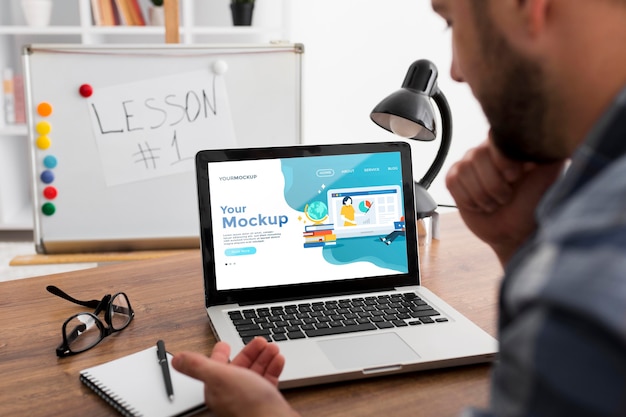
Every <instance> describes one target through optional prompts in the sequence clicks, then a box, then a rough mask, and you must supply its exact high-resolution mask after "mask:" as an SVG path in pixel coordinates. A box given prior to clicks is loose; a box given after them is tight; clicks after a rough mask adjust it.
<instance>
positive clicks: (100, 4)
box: [91, 0, 146, 26]
mask: <svg viewBox="0 0 626 417" xmlns="http://www.w3.org/2000/svg"><path fill="white" fill-rule="evenodd" d="M91 14H92V16H93V22H94V25H96V26H116V25H125V26H145V25H146V19H145V17H144V13H143V11H142V8H141V5H140V3H139V0H91Z"/></svg>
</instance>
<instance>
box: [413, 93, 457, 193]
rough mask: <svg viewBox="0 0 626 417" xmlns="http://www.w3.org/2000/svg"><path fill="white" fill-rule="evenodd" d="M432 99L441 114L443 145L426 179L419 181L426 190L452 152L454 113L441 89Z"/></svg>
mask: <svg viewBox="0 0 626 417" xmlns="http://www.w3.org/2000/svg"><path fill="white" fill-rule="evenodd" d="M432 98H433V101H434V102H435V104H437V107H438V108H439V112H440V113H441V143H440V145H439V150H438V151H437V155H436V156H435V160H434V161H433V163H432V164H431V165H430V168H428V171H426V174H424V177H422V179H421V180H419V181H418V184H420V185H421V186H422V187H424V188H426V189H428V187H430V184H431V183H432V182H433V180H434V179H435V177H436V176H437V174H439V171H441V168H442V167H443V163H444V161H445V160H446V156H448V151H449V150H450V143H451V142H452V112H451V111H450V105H449V104H448V100H446V96H444V95H443V92H442V91H441V90H440V89H439V87H437V88H436V91H435V93H434V94H433V96H432Z"/></svg>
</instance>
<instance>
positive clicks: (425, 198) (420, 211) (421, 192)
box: [413, 182, 437, 219]
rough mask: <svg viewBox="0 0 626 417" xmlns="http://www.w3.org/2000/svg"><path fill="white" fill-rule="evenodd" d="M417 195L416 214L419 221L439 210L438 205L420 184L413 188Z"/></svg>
mask: <svg viewBox="0 0 626 417" xmlns="http://www.w3.org/2000/svg"><path fill="white" fill-rule="evenodd" d="M413 190H414V191H413V192H414V193H415V214H416V215H417V218H418V219H423V218H424V217H430V216H432V215H433V213H434V212H435V211H436V210H437V203H435V200H434V199H433V198H432V197H431V195H430V194H429V193H428V190H426V188H424V186H423V185H421V184H420V183H419V182H416V183H415V185H414V187H413Z"/></svg>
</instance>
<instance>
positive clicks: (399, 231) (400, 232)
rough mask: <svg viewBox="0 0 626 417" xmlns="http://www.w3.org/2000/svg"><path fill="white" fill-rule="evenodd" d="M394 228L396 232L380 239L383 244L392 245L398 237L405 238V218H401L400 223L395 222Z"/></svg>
mask: <svg viewBox="0 0 626 417" xmlns="http://www.w3.org/2000/svg"><path fill="white" fill-rule="evenodd" d="M393 226H394V229H395V230H394V231H392V232H391V233H389V234H388V235H387V236H385V237H381V238H380V241H381V242H383V243H384V244H386V245H391V244H392V243H393V241H394V240H396V238H397V237H398V236H404V235H405V230H404V228H405V224H404V216H402V217H400V221H399V222H393Z"/></svg>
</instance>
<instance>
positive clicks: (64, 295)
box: [46, 285, 102, 308]
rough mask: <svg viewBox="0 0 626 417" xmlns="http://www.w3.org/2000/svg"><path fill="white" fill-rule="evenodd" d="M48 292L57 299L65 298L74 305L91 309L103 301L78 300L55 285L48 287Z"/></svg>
mask: <svg viewBox="0 0 626 417" xmlns="http://www.w3.org/2000/svg"><path fill="white" fill-rule="evenodd" d="M46 290H48V292H49V293H51V294H54V295H56V296H57V297H61V298H63V299H64V300H67V301H71V302H72V303H74V304H78V305H81V306H85V307H90V308H96V307H98V305H99V304H100V302H101V301H102V300H90V301H81V300H77V299H76V298H74V297H72V296H71V295H69V294H67V293H66V292H65V291H63V290H62V289H60V288H59V287H56V286H54V285H48V286H47V287H46Z"/></svg>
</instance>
